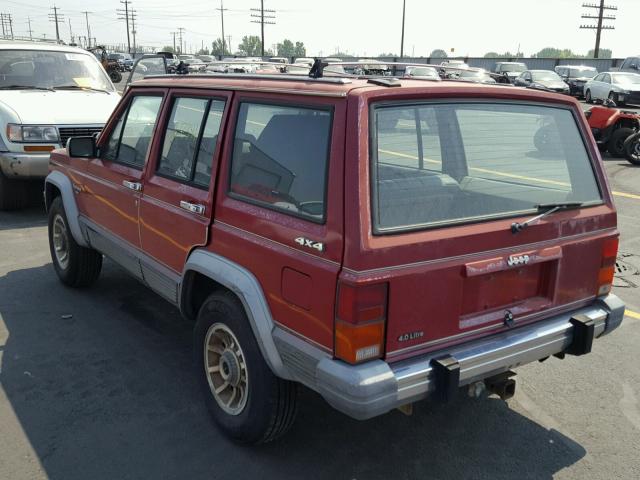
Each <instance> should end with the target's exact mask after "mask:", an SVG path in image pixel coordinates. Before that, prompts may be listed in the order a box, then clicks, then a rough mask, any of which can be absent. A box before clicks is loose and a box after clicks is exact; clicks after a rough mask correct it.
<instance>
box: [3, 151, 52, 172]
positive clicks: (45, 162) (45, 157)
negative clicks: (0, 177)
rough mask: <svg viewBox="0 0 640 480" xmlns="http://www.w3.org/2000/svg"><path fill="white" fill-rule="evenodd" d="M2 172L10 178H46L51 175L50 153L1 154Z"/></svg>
mask: <svg viewBox="0 0 640 480" xmlns="http://www.w3.org/2000/svg"><path fill="white" fill-rule="evenodd" d="M0 170H2V173H4V175H5V176H6V177H8V178H44V177H46V176H47V174H48V173H49V153H38V154H33V153H18V152H15V153H14V152H0Z"/></svg>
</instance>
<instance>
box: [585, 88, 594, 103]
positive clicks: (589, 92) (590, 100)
mask: <svg viewBox="0 0 640 480" xmlns="http://www.w3.org/2000/svg"><path fill="white" fill-rule="evenodd" d="M584 101H585V102H586V103H593V98H592V97H591V90H587V92H586V93H585V94H584Z"/></svg>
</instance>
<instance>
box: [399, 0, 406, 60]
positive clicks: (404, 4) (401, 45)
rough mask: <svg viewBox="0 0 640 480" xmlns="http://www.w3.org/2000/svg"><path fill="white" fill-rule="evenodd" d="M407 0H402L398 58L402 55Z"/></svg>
mask: <svg viewBox="0 0 640 480" xmlns="http://www.w3.org/2000/svg"><path fill="white" fill-rule="evenodd" d="M406 6H407V0H402V38H401V39H400V59H402V57H404V12H405V7H406Z"/></svg>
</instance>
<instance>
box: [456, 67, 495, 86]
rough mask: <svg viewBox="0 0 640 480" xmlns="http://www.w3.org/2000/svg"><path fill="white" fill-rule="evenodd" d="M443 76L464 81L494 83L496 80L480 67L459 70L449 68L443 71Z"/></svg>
mask: <svg viewBox="0 0 640 480" xmlns="http://www.w3.org/2000/svg"><path fill="white" fill-rule="evenodd" d="M444 78H446V79H449V80H460V81H464V82H472V83H487V84H495V83H497V82H496V80H495V79H494V78H493V77H492V76H491V75H490V74H489V72H487V71H486V70H483V69H481V68H473V69H467V68H461V69H460V70H449V69H447V71H446V72H444Z"/></svg>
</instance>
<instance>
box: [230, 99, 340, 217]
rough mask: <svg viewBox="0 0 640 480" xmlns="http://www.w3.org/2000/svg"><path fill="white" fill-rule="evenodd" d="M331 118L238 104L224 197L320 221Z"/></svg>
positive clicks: (285, 108) (303, 110)
mask: <svg viewBox="0 0 640 480" xmlns="http://www.w3.org/2000/svg"><path fill="white" fill-rule="evenodd" d="M331 118H332V114H331V112H330V111H329V110H328V109H317V108H306V107H290V106H279V105H264V104H252V103H242V104H241V105H240V109H239V112H238V122H237V125H236V131H235V139H234V148H233V157H232V160H231V178H230V194H231V195H232V196H235V197H241V198H244V199H247V200H250V201H252V202H254V203H258V204H262V205H265V206H267V207H270V208H273V209H276V210H282V211H285V212H287V213H290V214H291V215H294V216H300V217H303V218H306V219H309V220H312V221H314V222H318V223H320V222H322V221H324V217H325V211H326V205H325V196H326V195H325V192H326V177H327V175H326V172H327V162H328V157H329V141H330V129H331Z"/></svg>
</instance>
